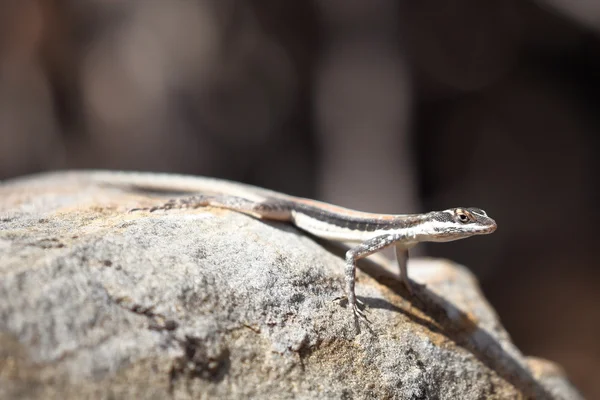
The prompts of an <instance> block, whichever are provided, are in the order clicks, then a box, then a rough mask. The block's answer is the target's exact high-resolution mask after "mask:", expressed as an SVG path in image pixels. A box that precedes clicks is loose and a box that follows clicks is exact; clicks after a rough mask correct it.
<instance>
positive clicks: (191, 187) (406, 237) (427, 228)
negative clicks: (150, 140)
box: [66, 170, 497, 332]
mask: <svg viewBox="0 0 600 400" xmlns="http://www.w3.org/2000/svg"><path fill="white" fill-rule="evenodd" d="M66 174H67V175H68V176H72V177H81V178H83V179H86V180H90V181H91V182H95V183H101V184H105V185H110V186H117V187H133V188H138V189H146V190H159V191H177V192H183V193H189V194H190V196H189V197H180V198H177V199H173V200H170V201H168V202H167V203H165V204H163V205H159V206H154V207H150V208H146V209H141V208H138V209H133V210H131V211H134V210H149V211H157V210H170V209H174V208H196V207H205V206H212V207H218V208H224V209H229V210H233V211H236V212H240V213H243V214H247V215H250V216H252V217H255V218H258V219H265V220H274V221H282V222H286V223H291V224H292V225H294V226H296V227H297V228H298V229H300V230H302V231H305V232H308V233H310V234H312V235H314V236H316V237H318V238H321V239H326V240H332V241H338V242H342V243H344V244H349V243H355V244H356V245H354V246H352V247H350V248H349V249H348V251H347V252H346V255H345V270H344V277H345V279H344V280H345V294H346V296H345V297H346V298H347V300H348V306H349V308H350V309H351V311H352V313H353V316H354V324H355V328H356V330H357V331H358V332H360V325H359V319H360V320H363V321H364V322H365V323H367V324H369V322H368V320H367V318H366V316H365V314H364V312H363V310H361V308H360V307H359V304H360V305H361V306H362V302H360V300H358V299H357V298H356V294H355V276H356V268H357V262H358V260H360V259H361V258H364V257H367V256H369V255H371V254H374V253H376V252H378V251H380V250H382V249H384V248H387V247H391V246H393V247H394V250H395V255H396V260H397V263H398V266H399V269H400V280H401V282H402V283H403V284H404V286H405V287H406V288H407V290H408V292H409V293H410V294H412V293H413V290H412V286H411V282H410V280H409V279H408V273H407V261H408V251H409V249H411V248H412V247H414V246H415V245H417V244H418V243H421V242H450V241H454V240H459V239H464V238H468V237H471V236H475V235H485V234H490V233H492V232H494V231H495V230H496V227H497V225H496V222H495V221H494V220H493V219H492V218H490V217H489V216H488V215H487V213H486V212H485V211H483V210H482V209H480V208H476V207H454V208H448V209H445V210H441V211H431V212H425V213H420V214H378V213H369V212H362V211H356V210H352V209H349V208H344V207H339V206H336V205H333V204H328V203H325V202H321V201H317V200H311V199H307V198H302V197H296V196H291V195H287V194H283V193H280V192H276V191H273V190H269V189H263V188H260V187H257V186H252V185H248V184H244V183H239V182H234V181H228V180H224V179H219V178H210V177H202V176H192V175H179V174H168V173H152V172H129V171H108V170H89V171H68V172H66ZM367 326H368V325H367Z"/></svg>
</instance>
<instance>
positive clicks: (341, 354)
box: [0, 175, 580, 399]
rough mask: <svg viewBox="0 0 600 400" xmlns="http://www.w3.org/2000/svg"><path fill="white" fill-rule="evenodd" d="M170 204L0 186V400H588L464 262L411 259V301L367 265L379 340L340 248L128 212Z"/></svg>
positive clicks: (211, 222) (26, 183)
mask: <svg viewBox="0 0 600 400" xmlns="http://www.w3.org/2000/svg"><path fill="white" fill-rule="evenodd" d="M162 201H164V197H159V196H158V194H156V193H154V194H148V193H140V192H127V191H122V190H118V189H115V188H107V187H100V186H96V185H93V184H91V183H89V182H86V180H85V179H82V178H78V179H75V178H72V177H69V176H67V175H47V176H44V175H42V176H38V177H34V178H30V179H27V180H23V181H13V182H5V183H3V184H1V185H0V397H1V398H3V399H4V398H6V399H8V398H44V399H45V398H77V399H79V398H86V397H87V398H101V397H103V398H157V399H158V398H165V397H169V396H172V397H174V398H184V399H185V398H223V399H238V398H269V399H281V398H283V399H286V398H303V399H314V398H324V399H371V398H384V399H482V398H485V399H506V398H540V399H541V398H560V399H578V398H580V397H579V395H578V394H577V391H576V390H575V389H574V388H573V387H572V386H571V384H570V383H569V382H568V381H567V379H566V378H565V376H564V374H563V373H562V371H561V370H560V368H559V367H557V366H555V365H553V364H551V363H549V362H547V361H543V360H539V359H528V358H526V357H524V356H523V355H522V354H521V353H520V352H519V351H518V350H517V349H516V348H515V346H514V345H513V344H512V343H511V342H510V338H509V336H508V334H507V333H506V331H505V330H504V329H503V328H502V325H501V324H500V322H499V320H498V318H497V316H496V314H495V313H494V311H493V309H492V308H491V307H490V306H489V304H488V303H487V302H486V301H485V299H484V298H483V297H482V295H481V292H480V291H479V288H478V286H477V282H476V281H475V279H474V278H473V276H472V275H471V274H470V273H469V272H468V270H466V269H465V268H463V267H461V266H458V265H455V264H452V263H450V262H448V261H443V260H432V259H430V260H415V261H412V262H411V263H410V265H409V271H410V276H411V278H412V279H413V280H415V281H417V282H420V283H424V284H426V287H418V288H416V291H415V296H413V297H411V296H409V295H408V293H407V292H406V291H405V290H404V289H403V288H402V286H401V285H400V284H399V283H398V282H397V281H396V280H395V279H394V277H393V275H392V274H390V272H388V270H386V269H384V268H381V267H379V266H377V265H375V264H374V263H370V262H367V261H365V262H363V263H362V264H361V267H362V268H363V269H364V270H366V271H367V272H368V275H367V274H365V273H362V272H359V273H358V284H357V293H358V296H359V298H360V299H362V300H363V301H364V302H365V303H366V305H367V308H368V311H369V318H370V320H371V322H372V332H370V331H368V330H366V329H363V331H362V332H361V333H360V334H359V335H355V333H354V330H353V323H352V318H351V316H350V312H349V311H348V310H347V309H346V308H345V307H344V303H343V302H341V303H340V302H339V301H336V300H335V299H336V297H338V296H341V295H342V294H343V292H342V282H343V260H342V258H340V257H339V252H340V251H339V250H338V249H335V248H327V247H324V246H323V243H318V242H317V241H315V239H313V238H310V237H308V236H306V235H304V234H302V233H301V232H299V231H297V230H296V229H294V228H293V227H291V226H288V225H286V224H281V223H270V222H261V221H258V220H256V219H253V218H251V217H248V216H245V215H241V214H237V213H235V212H230V211H225V210H219V209H214V208H206V209H196V210H171V211H168V212H164V211H159V212H154V213H149V212H147V211H136V212H128V210H129V209H131V208H134V207H139V206H148V205H155V204H159V203H161V202H162ZM487 239H489V240H492V238H487ZM474 245H475V242H474Z"/></svg>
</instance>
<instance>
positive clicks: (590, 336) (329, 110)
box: [0, 0, 600, 398]
mask: <svg viewBox="0 0 600 400" xmlns="http://www.w3.org/2000/svg"><path fill="white" fill-rule="evenodd" d="M599 89H600V3H596V2H590V1H587V2H585V1H569V0H538V1H537V2H536V1H525V0H491V1H485V2H482V1H478V0H455V1H447V2H441V1H423V0H421V1H392V0H369V1H358V0H322V1H318V0H315V1H294V2H292V1H280V0H263V1H258V0H255V1H236V0H220V1H205V0H171V1H164V0H137V1H135V0H132V1H115V0H19V1H17V0H7V1H2V2H0V179H3V178H10V177H13V176H17V175H22V174H27V173H32V172H37V171H43V170H51V169H62V168H83V167H103V168H119V169H137V170H154V171H177V172H185V173H192V174H202V175H212V176H219V177H225V178H230V179H235V180H240V181H245V182H249V183H253V184H256V185H259V186H264V187H269V188H273V189H276V190H280V191H284V192H288V193H292V194H297V195H303V196H307V197H316V198H320V199H323V200H326V201H330V202H334V203H338V204H340V205H345V206H349V207H354V208H359V209H364V210H368V211H379V212H393V213H404V212H418V211H425V210H429V209H443V208H447V207H451V206H458V205H462V206H478V207H482V208H484V209H485V210H487V211H488V212H489V213H490V215H492V216H493V217H494V218H495V219H496V220H497V222H498V224H499V229H498V231H497V232H496V233H495V234H494V235H493V236H490V237H482V238H474V239H470V240H468V241H459V242H456V243H453V244H445V245H431V246H428V247H426V248H425V252H422V254H423V253H427V254H430V255H435V256H444V257H449V258H452V259H454V260H456V261H458V262H461V263H465V264H466V265H468V266H469V267H470V268H471V269H472V270H473V271H474V272H475V273H476V274H477V276H478V277H479V279H480V280H481V284H482V287H483V290H484V292H485V293H486V295H487V296H488V298H489V299H490V301H491V302H492V303H493V305H494V306H495V307H496V309H497V310H498V313H499V314H500V316H501V318H502V321H503V322H504V324H505V326H506V327H507V329H508V330H509V332H510V333H511V335H512V337H513V339H514V340H515V342H516V343H517V345H518V346H519V347H520V348H521V350H522V351H523V352H524V353H526V354H529V355H537V356H542V357H545V358H549V359H552V360H554V361H557V362H559V363H560V364H562V365H563V366H564V367H565V368H566V370H567V373H568V374H569V376H570V378H571V379H572V380H573V382H574V383H575V384H576V385H578V387H579V388H580V389H581V390H582V391H583V393H584V394H585V395H586V396H587V397H588V398H600V379H598V371H599V370H600V340H599V339H600V310H599V307H600V290H599V289H600V269H599V268H598V267H599V266H600V265H599V262H598V259H597V252H592V250H593V247H594V245H595V246H596V249H597V247H598V245H599V244H600V241H599V240H598V239H599V236H600V233H599V231H600V229H599V228H598V226H599V224H600V218H599V212H598V206H599V204H598V199H599V198H600V197H599V196H598V195H599V192H600V191H599V189H598V182H600V179H599V177H598V176H597V175H598V171H599V165H598V164H599V162H600V161H599V156H600V154H599V151H600V146H599V141H598V140H597V139H596V137H597V133H596V132H597V131H598V130H599V129H600V118H599V115H598V113H597V107H598V103H599V102H600V91H599ZM596 249H594V250H596Z"/></svg>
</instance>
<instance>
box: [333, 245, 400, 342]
mask: <svg viewBox="0 0 600 400" xmlns="http://www.w3.org/2000/svg"><path fill="white" fill-rule="evenodd" d="M406 239H407V236H406V235H405V234H402V233H392V234H387V235H381V236H376V237H374V238H371V239H369V240H366V241H364V242H362V243H361V244H359V245H358V246H356V247H353V248H351V249H350V250H348V251H347V252H346V270H345V279H346V296H347V297H348V307H349V308H350V309H351V310H352V313H353V314H354V327H355V329H356V331H357V333H360V322H359V319H363V320H364V321H365V322H367V323H369V321H368V320H367V319H366V317H365V315H364V313H363V312H362V311H361V310H360V309H359V308H358V305H357V299H356V293H355V291H354V286H355V282H356V263H357V262H358V260H360V259H361V258H364V257H367V256H369V255H371V254H373V253H375V252H377V251H379V250H382V249H384V248H386V247H388V246H391V245H392V244H394V243H398V242H402V241H403V240H406ZM401 268H402V267H401ZM405 273H406V264H405V265H404V274H405ZM404 274H403V275H404Z"/></svg>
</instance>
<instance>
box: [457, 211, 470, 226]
mask: <svg viewBox="0 0 600 400" xmlns="http://www.w3.org/2000/svg"><path fill="white" fill-rule="evenodd" d="M457 216H458V220H459V221H460V222H462V223H464V224H466V223H467V222H469V221H471V219H470V218H469V216H468V215H467V214H465V213H462V212H461V213H458V215H457Z"/></svg>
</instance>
